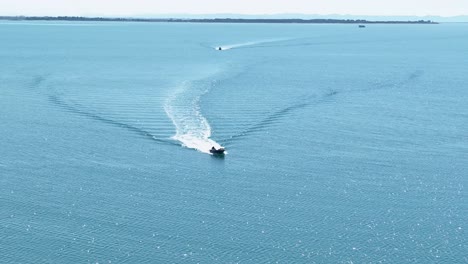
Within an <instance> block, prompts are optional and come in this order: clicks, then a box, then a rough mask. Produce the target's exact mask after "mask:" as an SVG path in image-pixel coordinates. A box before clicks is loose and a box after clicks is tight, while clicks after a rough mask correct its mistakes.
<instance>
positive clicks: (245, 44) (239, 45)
mask: <svg viewBox="0 0 468 264" xmlns="http://www.w3.org/2000/svg"><path fill="white" fill-rule="evenodd" d="M286 40H290V39H289V38H279V39H265V40H257V41H248V42H243V43H237V44H227V45H221V46H216V47H213V48H214V49H216V50H230V49H238V48H244V47H249V46H255V45H260V44H266V43H274V42H280V41H286Z"/></svg>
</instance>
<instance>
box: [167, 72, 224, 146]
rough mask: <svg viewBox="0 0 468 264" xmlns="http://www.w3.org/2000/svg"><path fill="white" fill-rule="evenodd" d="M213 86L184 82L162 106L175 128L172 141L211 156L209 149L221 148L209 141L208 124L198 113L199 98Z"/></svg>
mask: <svg viewBox="0 0 468 264" xmlns="http://www.w3.org/2000/svg"><path fill="white" fill-rule="evenodd" d="M214 85H216V83H215V82H213V81H208V80H206V81H203V80H202V81H194V82H184V83H183V84H182V85H180V87H179V89H178V90H176V92H175V93H174V94H173V95H172V96H170V97H169V98H168V100H167V101H166V103H165V105H164V109H165V111H166V114H167V116H168V117H169V118H170V119H171V120H172V122H173V123H174V126H175V128H176V134H175V135H174V136H173V137H172V139H174V140H177V141H179V142H181V143H182V145H183V146H185V147H187V148H191V149H196V150H198V151H200V152H203V153H207V154H211V153H210V149H211V147H213V146H214V147H215V148H217V149H218V148H221V147H222V146H221V145H220V144H219V143H218V142H216V141H214V140H212V139H210V137H211V127H210V124H209V123H208V120H207V119H206V118H205V117H204V116H203V115H202V114H201V111H200V98H201V97H202V96H203V95H204V94H206V93H207V92H208V91H209V90H210V89H211V87H212V86H214Z"/></svg>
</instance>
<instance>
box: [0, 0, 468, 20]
mask: <svg viewBox="0 0 468 264" xmlns="http://www.w3.org/2000/svg"><path fill="white" fill-rule="evenodd" d="M181 13H184V14H212V13H238V14H278V13H302V14H325V15H326V14H351V15H409V16H415V15H417V16H422V15H439V16H455V15H468V0H0V15H107V16H131V15H152V14H155V15H157V14H181Z"/></svg>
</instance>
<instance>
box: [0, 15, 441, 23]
mask: <svg viewBox="0 0 468 264" xmlns="http://www.w3.org/2000/svg"><path fill="white" fill-rule="evenodd" d="M0 20H13V21H25V20H26V21H91V22H92V21H109V22H114V21H116V22H176V23H283V24H288V23H290V24H438V23H437V22H433V21H431V20H417V21H369V20H363V19H242V18H213V19H208V18H206V19H190V18H187V19H184V18H113V17H81V16H0Z"/></svg>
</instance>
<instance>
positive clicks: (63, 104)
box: [48, 95, 178, 145]
mask: <svg viewBox="0 0 468 264" xmlns="http://www.w3.org/2000/svg"><path fill="white" fill-rule="evenodd" d="M48 99H49V102H51V103H52V104H54V105H56V106H58V107H60V108H62V109H65V110H67V111H69V112H72V113H75V114H78V115H81V116H85V117H87V118H91V119H94V120H96V121H100V122H103V123H106V124H109V125H113V126H117V127H121V128H125V129H127V130H129V131H132V132H134V133H136V134H138V135H140V136H143V137H145V138H147V139H150V140H152V141H156V142H158V143H162V144H168V145H178V144H176V143H175V142H171V141H169V140H164V139H159V138H156V137H155V136H154V135H152V134H151V133H150V132H148V131H145V130H143V129H140V128H137V127H134V126H132V125H129V124H126V123H122V122H118V121H115V120H112V119H108V118H105V117H102V116H99V115H97V114H94V113H91V112H87V111H84V110H82V109H80V108H79V107H77V106H74V105H71V104H68V103H66V102H65V101H63V100H62V99H60V98H59V97H58V96H57V95H49V96H48Z"/></svg>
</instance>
